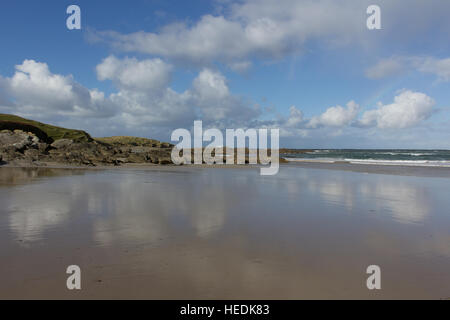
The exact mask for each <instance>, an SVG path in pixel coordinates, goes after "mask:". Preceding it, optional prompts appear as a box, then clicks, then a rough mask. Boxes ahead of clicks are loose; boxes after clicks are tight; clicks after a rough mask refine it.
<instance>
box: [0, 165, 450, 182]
mask: <svg viewBox="0 0 450 320" xmlns="http://www.w3.org/2000/svg"><path fill="white" fill-rule="evenodd" d="M260 167H261V165H258V164H232V165H227V164H214V165H208V164H184V165H173V164H172V165H170V164H165V165H162V164H152V163H125V164H121V165H119V166H107V165H106V166H104V165H100V166H83V165H68V164H62V163H55V162H40V163H39V164H32V163H6V164H1V165H0V169H1V168H29V169H67V170H162V171H172V170H183V169H205V168H211V169H243V170H245V169H258V168H260ZM283 167H297V168H304V169H314V170H334V171H347V172H357V173H366V174H387V175H399V176H417V177H439V178H450V167H439V166H420V165H400V164H399V165H385V164H383V165H382V164H370V163H351V162H346V161H334V162H331V161H330V162H324V161H289V162H286V163H280V170H282V168H283Z"/></svg>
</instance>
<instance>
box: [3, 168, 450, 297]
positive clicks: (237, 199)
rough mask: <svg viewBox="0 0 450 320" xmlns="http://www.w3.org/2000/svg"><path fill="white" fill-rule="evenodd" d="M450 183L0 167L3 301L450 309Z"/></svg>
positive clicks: (346, 174)
mask: <svg viewBox="0 0 450 320" xmlns="http://www.w3.org/2000/svg"><path fill="white" fill-rule="evenodd" d="M449 171H450V170H448V169H447V168H423V167H422V168H414V167H391V166H370V165H348V164H310V163H309V164H305V163H304V164H298V163H296V164H287V165H282V166H281V168H280V171H279V173H278V174H277V175H275V176H260V175H259V170H257V168H250V167H247V166H241V167H233V168H228V167H226V166H225V167H223V168H222V169H219V168H208V167H204V166H197V167H195V166H181V167H174V166H166V167H163V166H147V167H123V168H118V169H116V168H106V169H98V170H97V169H96V170H92V169H74V168H72V169H67V168H65V169H61V168H59V169H58V168H11V167H0V190H1V193H0V203H1V207H0V261H1V263H0V270H1V272H0V283H1V287H0V298H2V299H10V298H19V299H24V298H44V299H48V298H56V299H78V298H89V299H101V298H112V299H119V298H120V299H131V298H143V299H314V298H326V299H350V298H357V299H361V298H362V299H364V298H369V299H382V298H389V299H403V298H412V299H417V298H425V299H428V298H431V299H447V298H449V297H450V273H449V270H450V246H449V243H450V231H449V229H448V225H449V223H450V215H449V213H448V210H447V209H446V208H448V207H449V205H450V199H449V198H448V190H449V188H450V179H449V178H450V174H449ZM72 264H76V265H78V266H80V268H81V270H82V289H81V290H79V291H77V290H75V291H69V290H67V288H66V279H67V276H68V275H67V274H66V268H67V266H69V265H72ZM372 264H376V265H379V266H380V267H381V270H382V289H381V290H375V291H370V290H368V289H367V287H366V279H367V276H368V275H367V274H366V268H367V266H369V265H372Z"/></svg>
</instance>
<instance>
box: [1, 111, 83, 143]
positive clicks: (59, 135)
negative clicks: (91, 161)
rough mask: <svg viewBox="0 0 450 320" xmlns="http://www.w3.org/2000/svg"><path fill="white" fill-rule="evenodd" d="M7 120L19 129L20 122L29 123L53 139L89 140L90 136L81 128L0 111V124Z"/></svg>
mask: <svg viewBox="0 0 450 320" xmlns="http://www.w3.org/2000/svg"><path fill="white" fill-rule="evenodd" d="M2 121H4V122H7V123H9V125H10V124H11V123H13V124H16V125H17V129H20V125H21V124H26V125H31V126H34V127H36V128H38V129H39V130H41V131H43V132H45V133H46V134H47V136H48V137H49V138H51V139H52V140H53V141H56V140H59V139H71V140H74V141H80V142H81V141H91V140H92V138H91V136H90V135H89V134H88V133H87V132H85V131H82V130H73V129H66V128H61V127H56V126H52V125H49V124H45V123H41V122H38V121H34V120H28V119H24V118H21V117H18V116H15V115H12V114H3V113H0V124H1V122H2Z"/></svg>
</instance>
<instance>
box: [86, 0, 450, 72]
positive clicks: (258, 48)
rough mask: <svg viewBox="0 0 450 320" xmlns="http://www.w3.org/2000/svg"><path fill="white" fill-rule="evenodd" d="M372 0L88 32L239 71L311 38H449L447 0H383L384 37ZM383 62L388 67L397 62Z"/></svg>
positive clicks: (311, 0) (252, 5) (316, 2)
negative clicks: (371, 26) (371, 19)
mask: <svg viewBox="0 0 450 320" xmlns="http://www.w3.org/2000/svg"><path fill="white" fill-rule="evenodd" d="M370 4H373V1H372V0H361V1H354V0H342V1H335V0H277V1H275V0H244V1H239V2H237V3H232V2H228V1H226V2H224V4H223V6H224V7H223V8H222V10H218V12H222V13H225V14H221V15H210V14H208V15H204V16H202V17H201V18H200V19H199V20H197V21H195V22H193V23H186V22H177V23H173V24H170V25H166V26H165V27H163V28H162V29H161V30H159V31H157V32H144V31H139V32H134V33H129V34H121V33H118V32H115V31H91V32H90V34H89V35H90V38H91V39H92V40H93V41H104V42H107V43H109V44H110V45H111V46H112V47H114V48H115V49H118V50H122V51H126V52H139V53H144V54H149V55H152V56H155V55H156V56H162V57H165V58H170V59H173V60H177V61H182V62H187V63H189V65H190V66H192V65H193V64H196V65H201V66H210V65H211V64H212V63H213V62H217V61H219V62H223V63H225V64H227V65H228V66H229V67H230V68H232V69H233V70H238V71H240V72H241V71H242V69H247V68H248V64H247V63H246V62H244V61H250V60H252V59H254V58H263V59H274V58H275V59H277V58H283V57H285V56H286V55H290V54H298V53H301V52H303V51H305V48H306V47H307V46H308V42H309V41H311V42H314V43H317V42H320V43H322V44H323V43H325V44H326V45H330V44H331V45H348V44H352V45H357V46H361V47H371V48H374V47H376V46H378V45H379V43H380V42H382V41H384V42H386V43H400V41H399V39H401V43H407V42H408V41H417V39H416V38H415V37H412V36H411V35H414V36H417V35H419V34H420V35H422V34H426V33H427V32H433V34H434V36H435V37H436V41H439V39H442V40H446V39H448V33H446V32H445V30H449V28H450V21H449V20H448V19H447V15H446V12H449V10H450V3H449V2H448V1H442V0H429V1H426V2H424V1H422V0H410V1H408V6H407V7H405V5H404V3H403V2H398V1H391V0H378V3H377V4H378V5H379V6H380V7H381V8H382V17H383V18H382V19H383V20H382V26H383V29H385V30H389V32H388V33H386V32H385V33H383V34H382V36H379V37H373V35H374V33H373V32H372V33H370V31H369V30H367V28H366V17H367V16H366V9H367V7H368V5H370ZM410 21H414V24H411V23H410ZM436 30H437V31H436ZM381 67H384V69H386V68H387V70H388V69H391V68H393V67H395V66H393V65H392V64H391V65H390V66H389V65H385V66H381ZM375 76H376V73H375Z"/></svg>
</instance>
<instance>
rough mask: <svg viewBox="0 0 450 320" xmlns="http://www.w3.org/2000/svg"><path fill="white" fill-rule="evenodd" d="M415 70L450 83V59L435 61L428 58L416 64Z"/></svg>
mask: <svg viewBox="0 0 450 320" xmlns="http://www.w3.org/2000/svg"><path fill="white" fill-rule="evenodd" d="M417 69H418V70H419V71H420V72H425V73H432V74H434V75H436V76H438V77H439V79H440V80H442V81H450V58H446V59H436V58H431V57H428V58H425V59H423V60H422V61H421V62H419V63H418V66H417Z"/></svg>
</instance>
